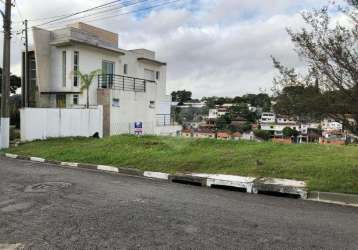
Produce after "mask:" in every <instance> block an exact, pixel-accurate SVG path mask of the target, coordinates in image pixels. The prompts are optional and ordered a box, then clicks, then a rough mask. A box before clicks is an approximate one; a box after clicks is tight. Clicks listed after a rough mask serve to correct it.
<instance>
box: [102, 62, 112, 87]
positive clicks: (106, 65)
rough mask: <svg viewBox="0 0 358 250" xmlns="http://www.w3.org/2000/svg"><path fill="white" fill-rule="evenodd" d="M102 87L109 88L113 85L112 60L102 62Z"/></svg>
mask: <svg viewBox="0 0 358 250" xmlns="http://www.w3.org/2000/svg"><path fill="white" fill-rule="evenodd" d="M102 72H103V77H102V88H111V87H112V85H113V75H114V62H110V61H103V62H102Z"/></svg>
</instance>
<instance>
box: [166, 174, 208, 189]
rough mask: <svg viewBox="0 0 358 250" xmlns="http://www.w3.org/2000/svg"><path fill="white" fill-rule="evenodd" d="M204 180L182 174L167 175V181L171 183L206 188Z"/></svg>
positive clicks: (203, 178)
mask: <svg viewBox="0 0 358 250" xmlns="http://www.w3.org/2000/svg"><path fill="white" fill-rule="evenodd" d="M206 180H207V178H205V177H200V176H192V175H184V174H175V175H169V181H171V182H176V183H182V184H190V185H195V186H206Z"/></svg>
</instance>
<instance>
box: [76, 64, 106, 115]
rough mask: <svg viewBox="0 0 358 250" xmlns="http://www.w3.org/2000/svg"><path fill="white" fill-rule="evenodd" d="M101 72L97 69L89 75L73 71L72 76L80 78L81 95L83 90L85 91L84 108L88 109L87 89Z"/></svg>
mask: <svg viewBox="0 0 358 250" xmlns="http://www.w3.org/2000/svg"><path fill="white" fill-rule="evenodd" d="M101 73H102V70H100V69H97V70H93V71H91V72H90V73H89V74H82V73H81V72H80V71H78V70H77V71H74V72H73V74H74V75H77V76H79V77H80V82H81V93H82V92H83V90H86V95H87V101H86V108H89V88H90V86H91V84H92V82H93V79H94V78H95V77H96V76H97V75H98V74H101Z"/></svg>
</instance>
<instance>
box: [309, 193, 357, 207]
mask: <svg viewBox="0 0 358 250" xmlns="http://www.w3.org/2000/svg"><path fill="white" fill-rule="evenodd" d="M307 199H308V200H311V201H320V202H326V203H334V204H340V205H349V206H355V207H358V195H355V194H342V193H328V192H317V191H313V192H309V193H308V197H307Z"/></svg>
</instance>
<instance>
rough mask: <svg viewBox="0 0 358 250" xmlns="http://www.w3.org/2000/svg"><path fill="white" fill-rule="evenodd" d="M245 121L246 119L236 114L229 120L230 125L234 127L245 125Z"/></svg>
mask: <svg viewBox="0 0 358 250" xmlns="http://www.w3.org/2000/svg"><path fill="white" fill-rule="evenodd" d="M246 123H247V119H245V118H244V117H241V116H238V117H236V118H235V119H233V120H232V121H231V124H230V125H231V126H233V127H235V128H240V127H242V126H243V125H245V124H246Z"/></svg>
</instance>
